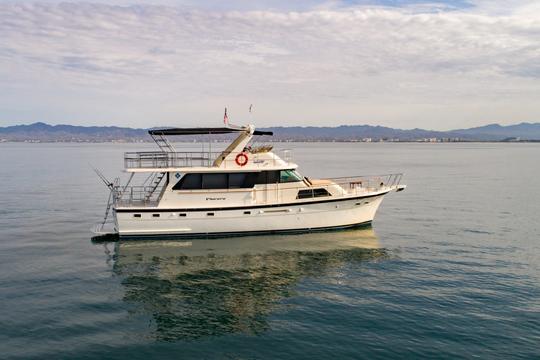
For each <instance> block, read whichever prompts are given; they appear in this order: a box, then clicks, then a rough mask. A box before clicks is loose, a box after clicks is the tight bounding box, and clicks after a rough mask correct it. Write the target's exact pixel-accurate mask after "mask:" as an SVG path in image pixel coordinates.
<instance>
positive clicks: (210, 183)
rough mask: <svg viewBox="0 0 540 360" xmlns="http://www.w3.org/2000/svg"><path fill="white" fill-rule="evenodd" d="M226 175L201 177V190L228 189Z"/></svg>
mask: <svg viewBox="0 0 540 360" xmlns="http://www.w3.org/2000/svg"><path fill="white" fill-rule="evenodd" d="M227 175H228V174H226V173H214V174H203V175H202V188H203V189H226V188H227V187H228V179H227Z"/></svg>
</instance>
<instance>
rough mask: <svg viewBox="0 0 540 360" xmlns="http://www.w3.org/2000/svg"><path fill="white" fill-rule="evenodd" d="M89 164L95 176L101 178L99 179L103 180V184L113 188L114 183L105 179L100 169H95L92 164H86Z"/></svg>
mask: <svg viewBox="0 0 540 360" xmlns="http://www.w3.org/2000/svg"><path fill="white" fill-rule="evenodd" d="M88 165H90V167H91V168H92V169H93V170H94V172H95V173H96V175H97V176H99V178H100V179H101V181H103V183H104V184H105V186H107V187H108V188H109V189H111V190H112V189H113V187H114V184H113V183H112V182H110V181H109V180H107V178H106V177H105V175H103V173H102V172H101V171H99V170H98V169H96V168H95V167H93V166H92V164H90V163H89V164H88Z"/></svg>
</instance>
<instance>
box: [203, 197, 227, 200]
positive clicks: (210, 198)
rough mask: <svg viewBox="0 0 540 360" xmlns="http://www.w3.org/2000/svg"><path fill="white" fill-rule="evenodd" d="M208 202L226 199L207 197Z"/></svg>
mask: <svg viewBox="0 0 540 360" xmlns="http://www.w3.org/2000/svg"><path fill="white" fill-rule="evenodd" d="M206 200H225V198H224V197H207V198H206Z"/></svg>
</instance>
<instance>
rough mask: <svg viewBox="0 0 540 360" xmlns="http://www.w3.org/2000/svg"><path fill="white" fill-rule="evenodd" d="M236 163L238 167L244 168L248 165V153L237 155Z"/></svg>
mask: <svg viewBox="0 0 540 360" xmlns="http://www.w3.org/2000/svg"><path fill="white" fill-rule="evenodd" d="M234 161H235V162H236V165H238V166H244V165H246V164H247V163H248V156H247V154H246V153H243V152H242V153H240V154H238V155H236V158H235V159H234Z"/></svg>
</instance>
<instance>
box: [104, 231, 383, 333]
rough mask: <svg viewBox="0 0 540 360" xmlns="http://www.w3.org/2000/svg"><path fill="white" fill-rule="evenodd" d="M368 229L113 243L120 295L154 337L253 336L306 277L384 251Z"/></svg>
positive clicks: (377, 255)
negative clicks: (147, 321)
mask: <svg viewBox="0 0 540 360" xmlns="http://www.w3.org/2000/svg"><path fill="white" fill-rule="evenodd" d="M387 256H388V254H387V252H386V250H385V249H381V248H380V247H379V244H378V241H377V237H376V236H375V233H374V232H373V230H372V229H371V228H368V229H357V230H350V231H340V232H331V233H315V234H304V235H289V236H269V237H244V238H231V239H212V240H210V239H209V240H192V241H120V242H118V243H117V244H116V256H115V263H114V267H113V269H114V272H115V273H116V274H118V275H120V276H122V277H123V281H122V284H123V286H124V288H125V295H124V301H126V302H128V303H131V304H133V305H135V308H136V309H138V311H142V312H144V313H146V314H148V315H151V316H152V317H153V319H154V322H155V334H154V336H155V337H156V338H157V339H158V340H161V341H173V340H179V339H194V338H199V337H204V336H212V335H223V334H227V333H233V332H241V333H247V334H257V333H260V332H263V331H265V330H266V329H267V328H268V322H267V317H268V315H269V314H270V313H271V312H272V311H273V310H275V309H276V307H277V306H278V305H279V302H280V300H281V299H283V298H286V297H288V296H291V295H292V294H293V293H294V285H295V284H296V283H298V282H299V281H300V280H301V279H302V278H303V277H306V276H312V277H317V276H322V275H324V274H325V273H327V272H328V271H330V270H333V269H336V268H339V267H341V266H343V265H345V264H346V263H350V262H360V261H366V260H373V259H381V258H385V257H387Z"/></svg>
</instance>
